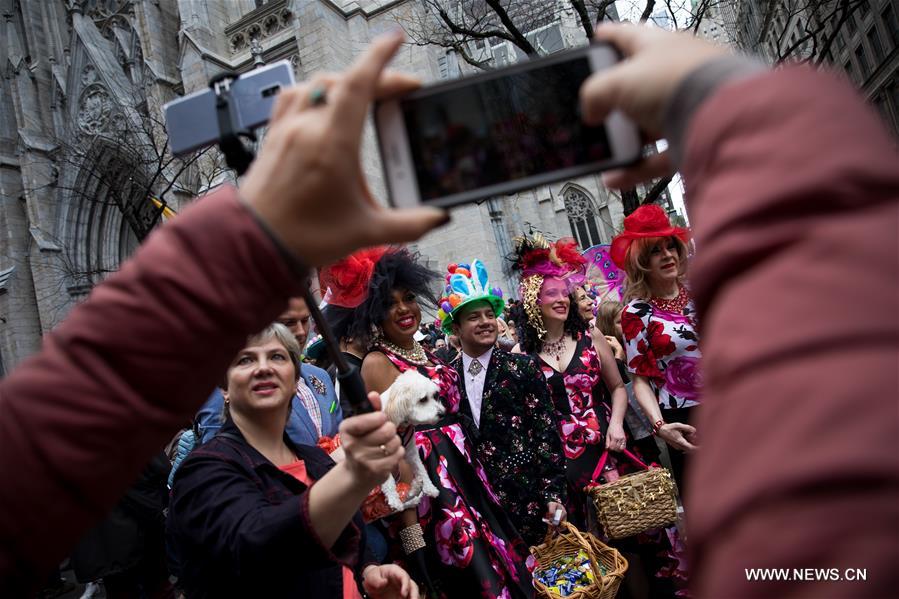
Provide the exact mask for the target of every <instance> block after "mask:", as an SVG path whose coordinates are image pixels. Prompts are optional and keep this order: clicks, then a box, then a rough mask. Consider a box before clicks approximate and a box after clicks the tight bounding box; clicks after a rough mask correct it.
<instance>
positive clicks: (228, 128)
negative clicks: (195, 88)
mask: <svg viewBox="0 0 899 599" xmlns="http://www.w3.org/2000/svg"><path fill="white" fill-rule="evenodd" d="M239 76H240V75H238V74H237V73H232V72H228V71H226V72H224V73H219V74H218V75H216V76H215V77H213V78H212V80H211V81H210V82H209V87H211V88H212V91H214V92H215V112H216V115H217V116H218V124H219V149H220V150H221V151H222V154H224V155H225V163H226V164H227V165H228V166H229V167H231V168H233V169H234V171H235V172H236V173H237V175H238V176H242V175H243V174H244V173H245V172H247V169H248V168H250V163H251V162H253V159H254V158H256V156H255V155H254V154H253V152H252V151H250V150H248V149H247V147H246V146H245V145H244V143H243V142H242V141H241V140H240V137H238V135H246V136H247V137H249V138H251V139H254V136H253V134H252V133H250V132H247V131H237V130H236V129H235V128H234V118H233V115H232V114H231V82H232V81H234V80H236V79H237V78H238V77H239Z"/></svg>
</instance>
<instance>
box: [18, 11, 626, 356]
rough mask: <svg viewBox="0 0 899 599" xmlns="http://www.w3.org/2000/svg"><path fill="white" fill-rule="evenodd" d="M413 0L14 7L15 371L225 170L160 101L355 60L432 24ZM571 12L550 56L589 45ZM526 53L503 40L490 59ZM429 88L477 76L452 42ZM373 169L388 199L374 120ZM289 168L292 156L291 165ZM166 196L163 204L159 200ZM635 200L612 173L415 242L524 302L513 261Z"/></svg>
mask: <svg viewBox="0 0 899 599" xmlns="http://www.w3.org/2000/svg"><path fill="white" fill-rule="evenodd" d="M422 10H423V8H422V3H419V2H416V1H415V0H392V1H391V0H272V1H262V0H0V14H2V19H3V20H2V23H0V28H2V34H0V65H2V70H0V73H2V81H0V374H3V373H5V372H9V370H11V369H12V368H13V367H14V366H15V365H16V364H17V363H19V362H20V361H21V360H23V359H24V358H26V357H27V356H28V355H29V354H31V353H33V352H35V351H36V350H37V349H38V348H39V346H40V339H41V335H42V334H43V333H45V332H47V331H49V330H50V329H52V328H53V327H54V326H55V325H56V324H58V323H59V322H60V321H61V320H62V319H63V318H64V317H65V315H66V313H67V312H68V310H69V309H70V308H71V307H72V306H73V305H74V304H75V303H77V302H78V301H80V300H81V299H83V298H84V297H86V295H87V294H88V293H89V292H90V289H91V288H92V286H93V285H95V284H96V283H97V282H98V281H100V280H102V278H103V277H104V276H106V274H107V273H109V272H111V271H114V270H115V269H116V268H117V267H118V265H119V264H120V263H121V261H122V260H124V259H125V258H126V257H127V256H128V255H129V254H130V253H132V252H133V251H134V250H135V249H136V248H137V246H138V245H139V244H140V241H141V240H142V239H143V238H144V237H145V236H146V235H147V234H148V233H149V232H150V230H152V228H153V227H155V226H157V225H158V224H159V223H160V222H161V221H162V218H163V215H162V213H163V208H164V207H165V206H168V207H171V208H173V209H175V210H178V209H180V208H181V207H182V206H183V205H184V204H186V203H187V202H189V201H190V200H191V198H192V197H193V196H195V195H196V194H197V193H201V192H203V191H204V190H206V189H209V188H210V187H212V186H215V185H217V184H220V183H221V182H222V181H225V180H227V179H228V178H229V177H230V175H229V173H228V172H227V170H226V169H224V167H223V165H222V161H221V157H220V156H217V154H216V153H215V152H213V151H209V152H206V153H204V154H202V155H200V156H193V157H190V158H189V159H187V160H175V159H173V158H172V156H171V155H170V154H169V153H168V151H167V148H166V136H165V129H164V125H163V121H162V113H161V107H162V105H163V104H164V103H165V102H167V101H170V100H172V99H174V98H176V97H178V96H179V95H183V94H185V93H190V92H193V91H196V90H200V89H203V88H204V87H206V86H207V84H208V80H209V79H210V78H211V77H212V76H214V75H215V74H217V73H218V72H220V71H222V70H224V69H230V70H234V71H238V72H245V71H248V70H250V69H252V68H254V67H255V66H256V65H258V64H264V63H271V62H274V61H276V60H281V59H286V60H289V61H290V63H291V65H292V66H293V69H294V72H295V74H296V76H297V79H303V78H305V77H308V76H310V75H311V74H313V73H315V72H317V71H335V70H341V69H343V68H345V67H346V66H347V65H349V64H350V63H351V62H352V60H353V58H354V57H355V56H356V55H358V53H359V52H360V51H361V50H362V49H363V48H364V47H365V45H366V44H367V43H368V41H369V40H371V39H372V38H373V37H374V36H376V35H377V34H379V33H382V32H385V31H388V30H390V29H393V28H396V27H398V26H401V27H402V26H404V24H408V23H410V22H412V21H413V20H414V19H418V18H422V17H424V18H427V17H428V15H427V14H424V15H423V14H422V13H421V12H416V11H422ZM574 19H575V16H574V15H573V14H569V13H566V12H565V11H564V10H561V11H560V14H559V18H558V20H557V21H555V22H552V23H549V24H547V25H544V26H543V28H542V29H541V31H540V32H539V33H540V36H541V37H540V39H541V40H542V41H543V42H544V44H543V45H544V46H547V45H549V47H548V51H552V50H553V49H555V48H556V47H565V46H570V45H576V44H578V43H580V42H578V39H579V38H578V37H577V36H576V35H575V33H576V32H577V31H578V27H577V24H576V22H575V20H574ZM484 51H486V52H489V53H491V55H492V57H493V58H494V62H495V63H497V64H501V63H502V62H505V61H508V60H511V58H510V56H514V49H512V48H510V47H507V46H505V45H503V44H500V45H498V46H495V47H492V48H491V47H487V48H486V49H482V52H484ZM393 66H394V67H395V68H397V69H401V70H405V71H408V72H411V73H414V74H416V75H418V76H419V77H421V78H422V79H423V80H424V81H426V82H427V81H435V80H438V79H441V78H447V77H454V76H458V75H459V74H460V71H462V70H464V69H463V68H460V66H459V61H458V60H456V58H455V56H453V55H452V53H448V52H447V51H446V50H445V49H444V48H441V47H437V46H413V45H411V44H410V45H407V46H405V47H404V48H403V49H402V50H401V51H400V53H399V55H398V56H397V59H396V61H395V63H394V65H393ZM362 160H363V165H364V168H365V170H366V172H367V174H368V176H369V180H370V183H371V186H372V189H373V191H374V192H375V195H376V196H378V197H379V198H380V199H382V200H384V199H385V196H386V193H385V190H384V185H383V178H382V175H381V167H380V162H379V158H378V155H377V152H376V151H375V144H374V135H373V132H372V131H371V130H370V129H369V130H368V131H367V133H366V140H365V145H364V148H363V156H362ZM285 168H289V165H285ZM154 200H155V201H154ZM621 219H622V207H621V202H620V200H619V199H618V198H617V197H616V196H612V195H610V194H609V193H608V192H607V191H606V190H605V189H604V188H603V187H602V186H601V185H600V182H599V177H598V176H595V177H594V176H591V177H587V178H584V179H579V180H577V181H563V182H560V183H558V184H555V185H551V186H547V187H541V188H537V189H534V190H531V191H528V192H524V193H520V194H516V195H515V196H508V197H495V198H491V199H489V200H487V201H485V202H483V203H481V204H479V205H468V206H462V207H459V208H456V209H454V210H453V220H452V222H451V223H450V224H449V225H448V226H446V227H444V228H442V229H440V230H439V231H435V232H433V233H431V234H429V235H428V236H426V237H425V238H423V239H422V240H420V241H419V242H418V243H417V244H415V246H414V248H415V249H417V250H418V251H419V252H421V254H422V256H423V257H424V258H425V259H426V260H427V262H428V264H429V265H430V266H431V267H432V268H435V269H437V270H443V268H444V267H445V265H446V264H447V263H448V262H455V261H463V262H465V261H469V260H471V259H472V258H475V257H479V258H481V259H483V260H484V261H485V263H486V264H487V266H488V268H489V269H490V272H491V275H492V278H493V280H494V284H498V285H500V286H502V287H503V289H504V290H505V291H506V294H507V296H513V295H515V294H516V291H515V289H514V285H515V279H514V277H513V276H512V275H511V274H510V273H509V272H508V269H507V266H506V264H505V260H504V256H505V255H507V254H508V253H509V252H510V251H511V249H512V239H513V237H514V236H515V235H517V234H519V233H521V232H523V231H527V230H529V229H533V230H536V231H541V232H543V233H545V234H547V235H549V236H551V237H563V236H575V237H576V238H577V240H578V242H579V243H580V244H581V246H582V247H584V248H586V247H588V246H590V245H593V244H596V243H607V242H609V241H610V239H611V237H612V235H613V234H614V230H615V229H616V228H618V227H619V226H620V223H621Z"/></svg>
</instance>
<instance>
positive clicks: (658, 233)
mask: <svg viewBox="0 0 899 599" xmlns="http://www.w3.org/2000/svg"><path fill="white" fill-rule="evenodd" d="M647 237H678V238H680V239H681V241H683V242H684V243H686V242H687V241H688V240H689V239H690V232H689V231H687V229H685V228H683V227H674V226H672V225H671V221H670V220H668V215H667V214H665V211H664V210H662V207H661V206H659V205H658V204H645V205H643V206H640V207H639V208H637V209H636V210H634V211H633V212H632V213H631V214H630V215H629V216H627V217H625V219H624V231H622V232H621V233H620V234H618V235H616V236H615V239H613V240H612V247H611V251H610V252H609V254H610V255H611V256H612V262H614V263H615V264H617V265H618V268H622V269H623V268H624V266H625V263H626V262H627V251H628V249H629V248H630V247H631V242H632V241H634V240H635V239H645V238H647Z"/></svg>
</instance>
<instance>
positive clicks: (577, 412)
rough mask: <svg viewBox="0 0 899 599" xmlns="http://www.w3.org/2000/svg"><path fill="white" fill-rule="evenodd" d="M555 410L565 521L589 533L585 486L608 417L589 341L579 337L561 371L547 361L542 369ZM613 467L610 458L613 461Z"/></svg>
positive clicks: (596, 360)
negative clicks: (562, 466)
mask: <svg viewBox="0 0 899 599" xmlns="http://www.w3.org/2000/svg"><path fill="white" fill-rule="evenodd" d="M541 368H542V370H543V376H544V377H545V379H546V383H547V385H548V386H549V391H550V397H551V398H552V402H553V407H554V409H555V415H556V423H557V427H558V431H559V436H560V437H561V438H562V449H563V452H564V457H565V476H566V478H567V479H568V501H567V503H566V509H567V510H568V519H569V520H570V521H571V523H572V524H574V525H575V526H577V527H578V528H580V529H581V530H586V529H587V513H588V510H589V509H592V508H590V507H589V500H588V498H587V496H586V495H585V494H584V487H585V486H586V485H587V483H589V482H590V480H591V477H592V476H593V470H594V468H596V464H597V462H599V457H600V456H601V455H602V452H603V450H604V449H605V441H606V439H605V435H606V430H607V429H608V426H609V419H610V418H611V416H612V405H611V398H610V397H609V392H608V390H607V389H606V386H605V384H604V383H603V381H602V368H601V365H600V362H599V356H598V355H597V353H596V348H594V347H593V338H592V337H591V336H590V335H588V334H586V333H581V334H580V335H579V336H578V340H577V347H576V349H575V352H574V356H573V357H572V358H571V362H569V364H568V366H567V367H566V368H565V371H564V372H559V371H557V370H556V369H555V368H553V367H552V366H550V365H549V364H547V363H546V362H543V364H542V366H541ZM612 460H613V462H614V457H612Z"/></svg>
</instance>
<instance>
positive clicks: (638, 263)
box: [623, 235, 687, 303]
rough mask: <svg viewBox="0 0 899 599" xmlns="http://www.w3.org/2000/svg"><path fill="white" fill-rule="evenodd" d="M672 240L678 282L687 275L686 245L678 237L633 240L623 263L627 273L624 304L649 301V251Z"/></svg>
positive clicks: (650, 293) (650, 294)
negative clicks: (675, 247) (642, 300)
mask: <svg viewBox="0 0 899 599" xmlns="http://www.w3.org/2000/svg"><path fill="white" fill-rule="evenodd" d="M669 239H670V240H673V241H674V244H675V246H677V257H678V268H679V270H678V273H677V277H678V280H680V279H683V278H684V277H685V276H686V274H687V244H686V243H684V242H683V240H681V238H680V237H677V236H676V235H672V236H670V237H642V238H637V239H634V240H633V241H632V242H631V245H630V247H629V248H628V249H627V256H626V258H625V263H624V272H625V273H627V285H626V286H625V289H624V298H623V301H624V302H625V303H627V302H629V301H631V300H633V299H649V298H650V297H652V291H651V290H650V288H649V258H650V256H651V253H650V250H652V247H653V246H654V245H656V244H657V243H659V242H663V241H666V240H669Z"/></svg>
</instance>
